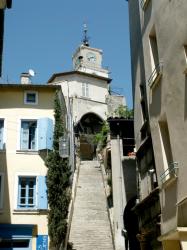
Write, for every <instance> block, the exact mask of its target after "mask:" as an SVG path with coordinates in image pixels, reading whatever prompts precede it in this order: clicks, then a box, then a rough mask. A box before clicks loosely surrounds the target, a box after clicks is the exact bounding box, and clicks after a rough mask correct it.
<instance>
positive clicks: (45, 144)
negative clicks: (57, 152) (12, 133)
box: [38, 118, 53, 150]
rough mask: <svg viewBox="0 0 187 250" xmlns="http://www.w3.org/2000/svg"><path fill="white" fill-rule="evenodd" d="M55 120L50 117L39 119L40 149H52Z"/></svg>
mask: <svg viewBox="0 0 187 250" xmlns="http://www.w3.org/2000/svg"><path fill="white" fill-rule="evenodd" d="M52 145H53V120H52V119H49V118H41V119H38V150H42V149H52Z"/></svg>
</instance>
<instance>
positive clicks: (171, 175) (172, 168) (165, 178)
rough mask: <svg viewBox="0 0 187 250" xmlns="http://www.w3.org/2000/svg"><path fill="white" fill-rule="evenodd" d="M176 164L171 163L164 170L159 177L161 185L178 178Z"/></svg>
mask: <svg viewBox="0 0 187 250" xmlns="http://www.w3.org/2000/svg"><path fill="white" fill-rule="evenodd" d="M178 169H179V167H178V162H172V163H170V165H169V168H168V169H166V170H165V171H164V172H163V173H162V174H161V175H160V179H161V182H162V184H164V183H166V182H169V181H170V180H175V179H176V178H177V176H178Z"/></svg>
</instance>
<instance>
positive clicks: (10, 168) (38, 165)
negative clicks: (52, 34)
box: [0, 87, 55, 234]
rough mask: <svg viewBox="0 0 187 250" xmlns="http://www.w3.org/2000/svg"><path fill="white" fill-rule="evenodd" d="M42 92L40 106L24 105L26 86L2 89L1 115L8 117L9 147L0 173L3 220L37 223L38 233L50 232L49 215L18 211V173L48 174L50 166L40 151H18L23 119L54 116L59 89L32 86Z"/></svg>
mask: <svg viewBox="0 0 187 250" xmlns="http://www.w3.org/2000/svg"><path fill="white" fill-rule="evenodd" d="M30 90H33V91H38V105H25V104H24V89H22V88H14V87H13V88H4V89H0V118H3V119H5V129H4V132H5V135H6V136H5V137H6V138H5V139H6V140H5V145H6V150H5V151H1V152H0V172H3V173H4V174H5V178H4V202H3V209H2V210H1V211H0V223H12V224H35V225H37V234H48V233H47V232H48V230H47V215H46V212H45V213H43V214H42V213H39V212H30V213H28V212H27V213H26V212H21V211H15V205H16V201H17V199H16V197H15V195H16V193H17V188H18V187H17V183H16V175H17V174H18V173H22V174H28V175H29V174H36V175H43V176H44V175H46V173H47V169H46V167H45V164H44V157H43V155H40V154H38V153H35V154H32V153H28V154H25V153H23V152H18V151H16V150H17V149H19V148H18V144H19V140H20V134H19V127H20V119H38V118H42V117H48V118H51V119H53V114H54V109H53V107H54V93H55V89H49V90H47V89H43V88H39V89H30Z"/></svg>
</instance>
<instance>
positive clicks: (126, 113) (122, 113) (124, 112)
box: [114, 105, 134, 119]
mask: <svg viewBox="0 0 187 250" xmlns="http://www.w3.org/2000/svg"><path fill="white" fill-rule="evenodd" d="M114 115H115V116H117V117H123V118H127V119H130V118H133V116H134V111H133V109H129V108H128V107H127V106H124V105H119V107H118V108H117V109H116V110H115V111H114Z"/></svg>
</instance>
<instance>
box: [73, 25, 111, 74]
mask: <svg viewBox="0 0 187 250" xmlns="http://www.w3.org/2000/svg"><path fill="white" fill-rule="evenodd" d="M102 54H103V52H102V50H100V49H96V48H92V47H90V46H89V39H88V37H87V27H86V26H84V39H83V44H81V45H80V46H79V47H78V49H77V50H76V51H75V53H74V55H73V69H74V70H75V71H81V72H84V73H89V74H95V75H98V76H102V77H109V71H108V69H105V68H103V67H102Z"/></svg>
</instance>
